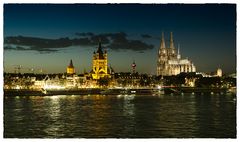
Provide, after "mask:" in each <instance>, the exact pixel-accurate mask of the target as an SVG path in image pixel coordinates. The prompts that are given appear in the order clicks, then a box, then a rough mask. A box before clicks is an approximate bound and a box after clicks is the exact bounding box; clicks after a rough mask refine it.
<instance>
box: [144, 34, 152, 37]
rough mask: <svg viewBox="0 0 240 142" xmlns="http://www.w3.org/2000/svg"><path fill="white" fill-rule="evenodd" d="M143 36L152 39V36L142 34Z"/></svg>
mask: <svg viewBox="0 0 240 142" xmlns="http://www.w3.org/2000/svg"><path fill="white" fill-rule="evenodd" d="M141 36H142V38H152V36H151V35H148V34H142V35H141Z"/></svg>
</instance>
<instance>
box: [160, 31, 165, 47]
mask: <svg viewBox="0 0 240 142" xmlns="http://www.w3.org/2000/svg"><path fill="white" fill-rule="evenodd" d="M160 48H166V46H165V40H164V33H163V32H162V39H161V45H160Z"/></svg>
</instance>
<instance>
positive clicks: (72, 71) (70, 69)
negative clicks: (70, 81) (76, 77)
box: [67, 60, 75, 75]
mask: <svg viewBox="0 0 240 142" xmlns="http://www.w3.org/2000/svg"><path fill="white" fill-rule="evenodd" d="M67 74H70V75H72V74H75V68H74V66H73V63H72V60H71V61H70V64H69V65H68V67H67Z"/></svg>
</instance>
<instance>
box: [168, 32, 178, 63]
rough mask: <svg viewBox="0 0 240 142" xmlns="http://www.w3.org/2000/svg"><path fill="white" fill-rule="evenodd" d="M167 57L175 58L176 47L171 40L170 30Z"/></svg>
mask: <svg viewBox="0 0 240 142" xmlns="http://www.w3.org/2000/svg"><path fill="white" fill-rule="evenodd" d="M168 57H169V59H170V60H172V59H176V58H177V54H176V49H175V47H174V42H173V34H172V32H171V33H170V46H169V52H168Z"/></svg>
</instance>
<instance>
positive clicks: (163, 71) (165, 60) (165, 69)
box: [157, 32, 196, 76]
mask: <svg viewBox="0 0 240 142" xmlns="http://www.w3.org/2000/svg"><path fill="white" fill-rule="evenodd" d="M181 72H196V67H195V66H194V64H193V63H192V62H191V61H190V60H188V59H181V55H180V52H179V48H178V52H176V49H175V47H174V42H173V35H172V32H171V34H170V45H169V48H167V47H166V44H165V40H164V34H163V33H162V38H161V44H160V48H159V51H158V62H157V75H163V76H171V75H177V74H179V73H181Z"/></svg>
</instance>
